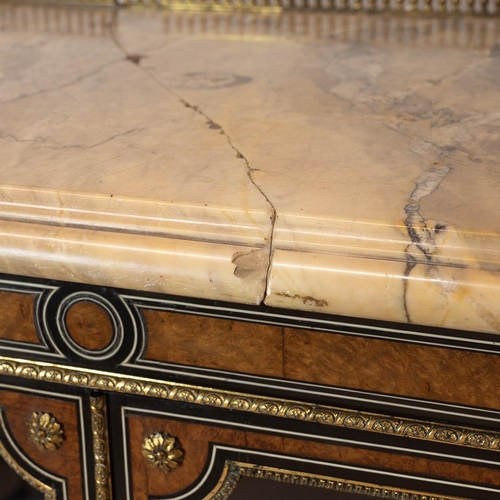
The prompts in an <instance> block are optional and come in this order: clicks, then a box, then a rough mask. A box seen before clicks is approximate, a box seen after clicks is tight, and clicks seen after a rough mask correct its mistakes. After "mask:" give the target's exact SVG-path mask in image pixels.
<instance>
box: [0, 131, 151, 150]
mask: <svg viewBox="0 0 500 500" xmlns="http://www.w3.org/2000/svg"><path fill="white" fill-rule="evenodd" d="M142 130H146V127H136V128H133V129H130V130H127V131H125V132H119V133H117V134H114V135H112V136H111V137H108V138H107V139H104V140H103V141H99V142H96V143H94V144H89V145H85V144H65V145H59V146H57V145H56V146H52V145H46V144H45V143H46V142H47V139H46V138H45V137H41V136H36V137H34V138H33V139H20V138H19V137H16V136H15V135H13V134H2V133H0V139H12V140H13V141H15V142H19V143H25V142H32V143H41V144H43V146H41V147H44V148H46V149H57V150H64V149H92V148H95V147H98V146H102V145H103V144H106V143H108V142H110V141H112V140H114V139H116V138H117V137H123V136H125V135H130V134H133V133H134V132H141V131H142Z"/></svg>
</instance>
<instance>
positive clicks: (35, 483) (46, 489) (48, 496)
mask: <svg viewBox="0 0 500 500" xmlns="http://www.w3.org/2000/svg"><path fill="white" fill-rule="evenodd" d="M0 424H1V425H2V427H3V429H4V431H5V432H6V429H5V423H4V421H3V417H2V414H0ZM0 456H1V457H2V458H3V459H4V460H5V462H6V463H7V465H8V466H9V467H10V468H11V469H12V470H13V471H14V472H15V473H16V474H17V475H18V476H20V477H21V479H22V480H23V481H25V482H26V483H28V484H29V485H30V486H31V487H33V488H35V490H37V491H39V492H40V493H43V495H44V497H45V500H57V494H56V490H55V488H51V487H50V486H48V485H47V484H45V483H42V482H41V481H40V480H39V479H37V478H35V477H33V476H32V475H31V474H30V473H29V472H28V471H26V470H25V469H24V468H23V467H21V466H20V465H19V464H18V463H17V462H16V461H15V460H14V458H13V457H12V455H11V454H10V453H9V452H8V451H7V449H6V448H5V446H4V445H3V443H2V442H1V441H0Z"/></svg>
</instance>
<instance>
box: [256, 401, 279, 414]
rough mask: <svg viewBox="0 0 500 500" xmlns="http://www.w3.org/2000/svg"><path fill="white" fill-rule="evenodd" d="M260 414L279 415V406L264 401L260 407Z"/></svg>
mask: <svg viewBox="0 0 500 500" xmlns="http://www.w3.org/2000/svg"><path fill="white" fill-rule="evenodd" d="M259 412H260V413H265V414H266V415H277V414H278V413H279V406H278V405H277V404H276V403H273V402H272V401H264V402H263V403H261V404H260V405H259Z"/></svg>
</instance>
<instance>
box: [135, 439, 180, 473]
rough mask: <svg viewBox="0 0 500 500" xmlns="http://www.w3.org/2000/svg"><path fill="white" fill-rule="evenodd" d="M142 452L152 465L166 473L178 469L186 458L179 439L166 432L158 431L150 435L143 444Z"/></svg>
mask: <svg viewBox="0 0 500 500" xmlns="http://www.w3.org/2000/svg"><path fill="white" fill-rule="evenodd" d="M142 454H143V455H144V457H145V458H146V460H147V461H148V463H149V464H150V465H151V466H152V467H155V468H157V469H160V470H161V471H163V472H164V473H165V474H168V473H169V472H172V471H173V470H175V469H177V468H178V467H179V466H180V465H181V462H182V459H183V458H184V452H183V451H182V450H181V448H180V447H179V443H178V441H177V439H176V438H175V437H172V436H170V435H169V434H167V433H166V432H156V433H154V434H151V435H150V436H148V437H147V438H146V439H145V440H144V443H143V444H142Z"/></svg>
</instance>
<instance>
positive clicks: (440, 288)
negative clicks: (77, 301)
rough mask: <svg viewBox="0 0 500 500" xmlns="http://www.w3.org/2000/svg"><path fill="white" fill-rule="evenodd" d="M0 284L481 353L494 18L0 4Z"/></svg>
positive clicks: (495, 311)
mask: <svg viewBox="0 0 500 500" xmlns="http://www.w3.org/2000/svg"><path fill="white" fill-rule="evenodd" d="M0 152H1V162H0V272H6V273H11V274H19V275H26V276H34V277H44V278H51V279H60V280H70V281H75V282H80V283H89V284H98V285H104V286H115V287H121V288H127V289H133V290H143V291H152V292H160V293H168V294H174V295H180V296H187V297H196V298H204V299H213V300H225V301H231V302H235V303H249V304H260V303H265V304H267V305H269V306H273V307H283V308H292V309H299V310H306V311H314V312H319V313H328V314H339V315H347V316H355V317H362V318H372V319H381V320H389V321H398V322H410V323H414V324H420V325H431V326H442V327H447V328H452V329H462V330H475V331H480V332H491V333H500V24H499V20H498V19H497V18H491V19H488V18H469V17H464V18H459V19H457V18H453V19H446V18H435V19H433V18H431V17H421V18H419V17H416V16H414V17H404V16H393V17H391V16H388V15H379V16H373V15H372V16H370V15H363V14H358V15H356V14H327V13H322V14H313V13H309V14H308V13H302V14H301V13H294V14H281V15H279V14H276V15H267V16H258V15H255V14H221V13H219V14H215V13H213V14H210V13H198V14H196V13H184V14H182V13H166V12H151V11H150V12H137V11H130V10H119V11H117V12H113V11H112V10H105V9H102V10H99V9H93V10H85V9H74V10H69V9H55V8H46V9H41V8H33V7H7V6H0Z"/></svg>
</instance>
